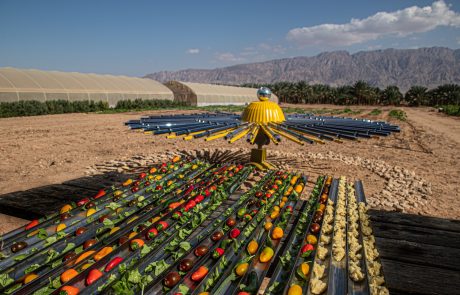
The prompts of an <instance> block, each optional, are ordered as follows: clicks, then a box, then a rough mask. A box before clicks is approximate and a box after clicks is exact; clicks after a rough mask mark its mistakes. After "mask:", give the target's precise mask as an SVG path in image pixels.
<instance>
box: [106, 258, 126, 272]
mask: <svg viewBox="0 0 460 295" xmlns="http://www.w3.org/2000/svg"><path fill="white" fill-rule="evenodd" d="M122 261H123V258H121V257H119V256H117V257H115V258H114V259H112V260H110V262H109V263H107V265H106V266H105V269H104V271H105V272H109V271H111V270H112V269H113V268H114V267H115V266H117V265H118V264H120V262H122Z"/></svg>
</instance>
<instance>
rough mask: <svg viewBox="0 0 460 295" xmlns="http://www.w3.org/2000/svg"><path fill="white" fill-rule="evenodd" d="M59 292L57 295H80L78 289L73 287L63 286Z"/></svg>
mask: <svg viewBox="0 0 460 295" xmlns="http://www.w3.org/2000/svg"><path fill="white" fill-rule="evenodd" d="M59 291H60V292H59V294H62V295H77V294H78V293H80V289H78V288H77V287H74V286H64V287H62V288H61V289H60V290H59Z"/></svg>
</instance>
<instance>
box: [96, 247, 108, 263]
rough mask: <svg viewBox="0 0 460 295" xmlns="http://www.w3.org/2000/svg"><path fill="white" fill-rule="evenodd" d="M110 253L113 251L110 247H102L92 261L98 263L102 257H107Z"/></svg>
mask: <svg viewBox="0 0 460 295" xmlns="http://www.w3.org/2000/svg"><path fill="white" fill-rule="evenodd" d="M112 251H113V248H112V247H104V248H102V249H101V250H100V251H99V252H97V253H96V255H94V260H96V261H99V260H101V259H102V258H103V257H104V256H106V255H108V254H109V253H110V252H112Z"/></svg>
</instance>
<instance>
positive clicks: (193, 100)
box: [165, 81, 278, 106]
mask: <svg viewBox="0 0 460 295" xmlns="http://www.w3.org/2000/svg"><path fill="white" fill-rule="evenodd" d="M165 85H166V86H167V87H168V88H169V89H171V90H172V92H173V93H174V100H175V101H186V102H188V103H189V104H190V105H192V106H208V105H246V104H249V103H250V102H253V101H255V100H257V95H256V93H257V89H255V88H246V87H237V86H226V85H215V84H202V83H191V82H180V81H170V82H167V83H165ZM272 101H275V102H278V97H276V96H275V95H273V96H272Z"/></svg>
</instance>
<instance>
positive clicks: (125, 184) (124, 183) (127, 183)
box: [123, 178, 133, 186]
mask: <svg viewBox="0 0 460 295" xmlns="http://www.w3.org/2000/svg"><path fill="white" fill-rule="evenodd" d="M131 183H133V180H132V179H131V178H130V179H128V180H126V181H125V182H123V186H128V185H130V184H131Z"/></svg>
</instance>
